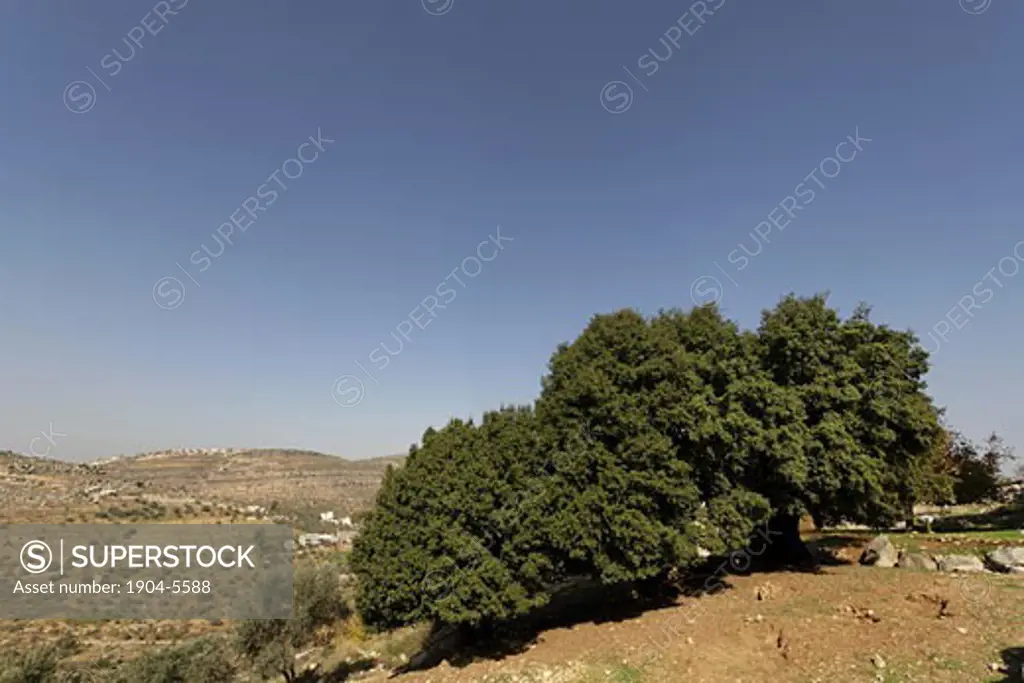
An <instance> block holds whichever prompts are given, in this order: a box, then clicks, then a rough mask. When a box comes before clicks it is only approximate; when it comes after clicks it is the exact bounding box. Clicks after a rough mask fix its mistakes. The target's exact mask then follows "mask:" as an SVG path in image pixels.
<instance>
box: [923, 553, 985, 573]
mask: <svg viewBox="0 0 1024 683" xmlns="http://www.w3.org/2000/svg"><path fill="white" fill-rule="evenodd" d="M935 561H936V562H938V564H939V571H940V572H983V571H985V565H984V564H983V563H982V561H981V558H980V557H978V556H977V555H936V557H935Z"/></svg>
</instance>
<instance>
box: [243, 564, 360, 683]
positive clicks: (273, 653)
mask: <svg viewBox="0 0 1024 683" xmlns="http://www.w3.org/2000/svg"><path fill="white" fill-rule="evenodd" d="M292 592H293V595H292V618H291V619H287V620H286V619H273V620H259V621H244V622H242V623H241V624H239V625H238V628H237V629H236V632H235V647H236V649H237V650H238V652H239V654H240V655H242V657H243V658H245V659H246V660H247V661H248V662H249V663H250V664H251V665H252V667H253V669H254V670H255V671H256V673H258V674H259V675H261V676H263V677H264V678H272V677H274V676H283V677H284V679H285V681H294V680H296V673H295V649H296V648H297V647H301V646H303V645H308V644H310V643H318V644H325V643H327V642H330V640H331V637H332V636H333V633H334V626H335V624H337V623H338V622H339V621H342V620H344V619H345V618H347V617H349V616H350V614H351V611H350V609H349V606H348V603H347V602H346V600H345V597H344V595H343V594H342V591H341V587H340V585H339V583H338V572H337V569H335V568H334V567H332V566H330V565H322V566H316V567H314V566H309V565H306V566H304V567H300V568H299V569H298V570H297V571H296V573H295V579H294V583H293V588H292Z"/></svg>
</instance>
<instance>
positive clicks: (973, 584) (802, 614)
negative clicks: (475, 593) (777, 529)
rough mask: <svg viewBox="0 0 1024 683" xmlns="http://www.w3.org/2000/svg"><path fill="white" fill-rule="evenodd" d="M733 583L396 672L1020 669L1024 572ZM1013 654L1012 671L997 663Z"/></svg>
mask: <svg viewBox="0 0 1024 683" xmlns="http://www.w3.org/2000/svg"><path fill="white" fill-rule="evenodd" d="M727 581H728V583H729V584H731V586H732V587H731V589H729V590H724V591H719V593H718V594H715V595H706V596H703V597H699V598H680V599H679V600H677V602H676V603H675V604H673V605H670V606H668V607H665V608H662V609H653V610H650V611H647V612H644V613H642V614H639V615H635V616H631V617H628V618H624V619H621V620H619V621H609V622H605V623H595V622H586V623H579V624H576V625H567V626H563V627H557V628H551V629H548V630H545V631H543V632H541V633H539V634H538V636H537V638H536V640H535V642H533V643H532V644H531V645H529V646H528V649H526V651H525V652H522V653H519V654H515V655H513V656H508V657H505V658H496V659H483V660H477V661H473V662H471V663H469V664H468V665H465V666H461V667H456V666H452V665H451V664H450V663H443V664H441V665H439V666H436V667H434V668H432V669H429V670H424V671H419V672H414V673H409V674H405V675H401V676H399V677H398V678H397V679H393V680H397V681H398V682H400V683H428V682H430V683H457V682H458V683H469V682H475V681H480V682H482V681H494V682H495V683H497V682H498V681H510V682H511V681H524V682H525V681H534V680H536V681H556V680H557V681H565V682H566V683H575V682H576V681H591V680H593V681H597V680H607V681H618V682H620V683H633V682H640V681H650V682H660V681H679V682H683V681H686V682H688V683H701V682H707V683H722V682H729V683H739V682H741V681H743V682H749V683H754V682H760V681H773V682H778V683H790V682H792V683H812V682H820V683H826V682H828V683H845V682H847V681H849V682H851V683H853V682H859V681H864V682H875V681H884V682H886V683H897V682H900V683H902V682H910V681H921V682H925V681H929V682H949V683H954V682H955V683H963V682H965V681H1006V682H1010V681H1020V680H1021V679H1020V673H1019V671H1020V664H1017V663H1015V662H1014V660H1016V658H1017V657H1018V656H1019V655H1020V654H1021V652H1022V650H1021V648H1024V579H1022V578H1020V577H1012V576H1003V575H965V576H954V575H948V574H938V573H934V572H915V571H909V570H902V569H877V568H872V567H860V566H855V565H847V566H834V567H828V568H825V569H824V570H823V571H822V572H821V573H820V574H807V573H771V574H755V575H750V576H741V577H735V576H731V577H728V578H727ZM759 594H760V596H761V599H759V598H758V595H759ZM943 602H945V605H946V606H945V608H944V609H943V608H942V605H943ZM940 613H941V616H940ZM499 656H500V655H499ZM1006 659H1009V660H1011V661H1010V664H1011V666H1013V667H1014V668H1016V669H1017V672H1016V673H1012V672H1007V671H1003V672H1002V673H1000V672H999V671H993V670H992V669H991V668H990V665H991V664H993V663H999V664H1005V663H1006V662H1005V661H1004V660H1006ZM1021 661H1024V659H1022V660H1021ZM376 678H377V677H376V676H373V677H371V680H376ZM381 680H383V678H381Z"/></svg>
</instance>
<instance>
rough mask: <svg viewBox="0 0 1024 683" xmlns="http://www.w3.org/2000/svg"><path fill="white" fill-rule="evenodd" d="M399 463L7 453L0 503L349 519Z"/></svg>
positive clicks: (288, 454)
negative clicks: (156, 502)
mask: <svg viewBox="0 0 1024 683" xmlns="http://www.w3.org/2000/svg"><path fill="white" fill-rule="evenodd" d="M403 461H404V456H397V455H395V456H384V457H378V458H371V459H366V460H346V459H345V458H340V457H337V456H333V455H325V454H323V453H317V452H314V451H304V450H293V449H273V448H256V449H244V448H237V449H235V448H210V449H195V448H188V449H171V450H165V451H157V452H151V453H140V454H138V455H132V456H119V457H114V458H103V459H100V460H95V461H92V462H88V463H77V464H75V463H68V462H63V461H59V460H53V459H50V458H37V457H31V456H27V455H22V454H19V453H13V452H6V453H0V502H3V503H4V504H5V505H6V506H7V509H8V510H16V509H22V508H23V509H24V510H25V511H26V512H28V511H29V510H31V509H32V508H38V507H39V506H40V505H55V504H59V505H61V506H62V507H65V506H67V505H69V504H71V505H72V506H73V504H74V503H75V501H77V500H78V499H83V500H88V499H89V498H90V496H92V497H94V496H95V492H96V491H97V490H103V491H117V492H118V493H119V494H120V495H122V496H124V495H132V496H138V495H143V496H145V497H148V498H156V499H168V500H174V499H194V500H201V501H209V502H223V503H230V504H235V505H261V506H265V507H270V506H271V505H273V504H275V503H276V506H277V507H278V508H279V509H281V510H290V511H302V512H305V513H307V514H313V513H314V512H316V511H318V510H323V511H326V510H334V511H336V512H337V513H339V514H352V513H357V512H360V511H363V510H366V509H368V508H369V507H370V506H371V505H372V504H373V500H374V497H375V496H376V494H377V489H378V488H379V486H380V481H381V478H382V476H383V474H384V470H385V469H386V467H387V466H388V465H396V466H400V465H401V463H402V462H403ZM29 516H31V517H33V518H34V517H36V516H37V515H35V514H32V515H29Z"/></svg>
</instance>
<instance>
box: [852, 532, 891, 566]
mask: <svg viewBox="0 0 1024 683" xmlns="http://www.w3.org/2000/svg"><path fill="white" fill-rule="evenodd" d="M898 559H899V553H898V552H897V550H896V546H894V545H893V544H892V541H890V540H889V537H888V536H876V537H875V538H874V539H872V541H871V542H870V543H868V544H867V546H866V547H865V548H864V552H862V553H861V554H860V563H861V564H867V565H872V566H875V567H895V566H896V561H897V560H898Z"/></svg>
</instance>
